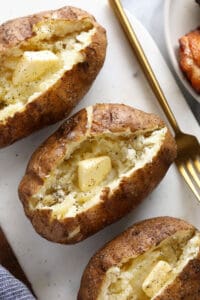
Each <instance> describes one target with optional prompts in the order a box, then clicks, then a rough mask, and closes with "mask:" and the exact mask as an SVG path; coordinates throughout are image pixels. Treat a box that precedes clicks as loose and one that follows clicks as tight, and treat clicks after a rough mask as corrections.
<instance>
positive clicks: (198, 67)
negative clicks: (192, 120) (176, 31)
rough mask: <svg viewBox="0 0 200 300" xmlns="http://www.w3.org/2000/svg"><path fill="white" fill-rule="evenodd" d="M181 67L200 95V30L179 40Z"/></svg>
mask: <svg viewBox="0 0 200 300" xmlns="http://www.w3.org/2000/svg"><path fill="white" fill-rule="evenodd" d="M179 44H180V49H179V59H180V67H181V69H182V71H183V72H184V73H185V75H186V76H187V78H188V80H189V81H190V83H191V85H192V87H193V88H194V89H195V90H196V92H197V93H200V78H199V71H200V29H196V30H194V31H192V32H190V33H188V34H186V35H185V36H183V37H181V38H180V40H179Z"/></svg>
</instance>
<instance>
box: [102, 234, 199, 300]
mask: <svg viewBox="0 0 200 300" xmlns="http://www.w3.org/2000/svg"><path fill="white" fill-rule="evenodd" d="M199 251H200V233H199V232H196V233H194V232H191V231H181V232H177V233H176V234H175V235H173V236H171V237H169V238H167V239H165V240H164V241H163V242H161V243H160V244H159V245H158V246H156V247H154V248H153V249H151V250H150V251H148V252H146V253H144V254H142V255H140V256H138V257H136V258H134V257H132V258H126V259H125V260H124V262H121V264H120V265H118V266H114V267H112V268H110V269H108V271H107V272H106V277H105V280H104V282H103V285H102V287H101V291H100V295H99V297H98V300H130V299H131V300H149V299H152V300H153V299H155V298H156V296H158V295H159V294H160V293H161V292H163V291H164V290H165V288H166V287H167V286H168V285H169V284H171V283H172V282H173V281H174V279H175V278H176V277H177V275H178V274H179V273H180V272H181V271H182V270H183V268H184V267H185V266H186V265H187V263H188V262H189V260H191V259H194V258H195V257H196V256H197V255H198V253H199Z"/></svg>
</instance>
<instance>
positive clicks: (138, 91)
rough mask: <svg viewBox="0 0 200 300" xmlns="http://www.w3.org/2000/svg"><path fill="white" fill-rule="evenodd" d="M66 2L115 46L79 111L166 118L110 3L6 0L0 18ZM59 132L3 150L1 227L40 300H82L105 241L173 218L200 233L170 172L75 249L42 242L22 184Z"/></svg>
mask: <svg viewBox="0 0 200 300" xmlns="http://www.w3.org/2000/svg"><path fill="white" fill-rule="evenodd" d="M66 4H71V5H76V6H79V7H82V8H84V9H86V10H88V11H90V12H92V13H93V14H94V15H95V16H96V18H97V19H98V21H99V22H101V23H102V24H103V25H104V26H105V27H106V29H107V33H108V41H109V46H108V53H107V58H106V62H105V65H104V67H103V69H102V71H101V73H100V74H99V76H98V78H97V80H96V81H95V83H94V85H93V87H92V89H91V90H90V92H89V93H88V94H87V96H86V97H85V98H84V99H83V100H82V102H81V103H80V105H78V107H76V111H77V110H79V109H80V108H81V107H84V106H87V105H90V104H92V103H95V102H103V101H104V102H123V103H126V104H129V105H133V106H135V107H137V108H140V109H143V110H145V111H149V112H155V113H158V114H160V115H161V116H162V117H163V114H162V113H161V110H160V109H159V106H158V104H157V102H156V100H155V98H154V96H153V94H152V92H151V90H150V88H149V86H148V84H147V82H146V80H145V78H144V76H143V74H142V72H141V70H140V67H139V65H138V63H137V61H136V59H135V57H134V56H133V53H132V51H131V49H130V46H129V44H128V43H127V41H126V38H125V36H124V34H123V32H122V30H121V28H120V26H119V24H118V22H117V20H116V18H115V16H114V15H113V13H112V11H111V9H110V8H109V6H108V5H107V1H106V0H93V1H91V0H84V1H83V0H76V1H74V0H70V1H66V0H51V1H49V0H40V1H36V0H29V1H27V0H18V1H17V5H16V6H15V7H14V8H12V7H13V0H7V1H6V2H4V1H1V2H0V16H1V18H2V19H4V20H6V19H9V18H11V17H16V16H19V15H25V14H28V13H31V12H36V11H38V10H39V11H40V10H45V9H49V8H55V7H57V8H58V7H61V6H63V5H66ZM132 23H133V25H134V27H135V30H136V32H137V34H138V36H139V39H140V40H141V43H142V45H143V47H144V49H145V51H146V54H147V57H148V59H149V60H150V63H151V65H152V67H153V70H154V71H155V73H156V75H157V77H158V79H159V82H160V84H161V86H162V88H163V90H164V92H165V93H166V96H167V98H168V99H169V102H170V105H171V106H172V109H173V111H174V112H175V114H176V115H177V118H178V121H179V123H180V125H181V126H182V127H183V129H184V130H187V131H190V132H191V133H193V134H196V135H197V136H198V137H200V130H199V126H198V124H197V122H196V121H195V119H194V117H193V115H192V113H191V111H190V109H189V108H188V105H187V104H186V102H185V100H184V98H183V97H182V94H181V92H180V90H179V89H178V88H177V86H176V84H175V81H174V78H173V76H172V75H171V73H170V71H169V69H168V67H167V65H166V64H165V62H164V60H163V58H162V56H161V54H160V52H159V50H158V48H157V47H156V45H155V43H154V42H153V40H152V39H151V37H150V36H149V34H148V33H147V32H146V30H145V29H144V28H143V27H142V25H141V24H140V23H139V22H138V21H137V20H136V19H135V18H132ZM188 120H190V122H188ZM57 127H58V124H57V125H54V126H51V127H49V128H46V129H44V130H42V131H40V132H37V133H35V134H33V135H31V136H30V137H28V138H26V139H24V140H22V141H19V142H18V143H16V144H14V145H12V146H10V147H8V148H5V149H2V150H0V166H1V168H0V198H1V199H0V223H1V226H2V227H3V229H4V231H5V232H6V235H7V237H8V239H9V241H10V243H11V245H12V247H13V249H14V251H15V253H16V255H17V257H18V259H19V262H20V264H21V265H22V267H23V269H24V271H25V273H26V274H27V276H28V278H29V280H30V282H31V283H32V285H33V289H34V291H35V293H36V295H37V297H38V299H39V300H56V299H59V300H64V299H65V300H66V299H67V300H74V299H76V295H77V292H78V288H79V284H80V279H81V275H82V272H83V270H84V268H85V266H86V264H87V262H88V260H89V258H90V257H91V256H92V255H93V254H94V252H95V251H96V250H97V249H98V248H99V247H101V246H102V245H103V244H104V243H105V242H106V241H108V240H110V239H111V238H113V237H114V236H115V235H117V234H118V233H120V232H121V231H123V230H124V229H125V228H127V227H128V226H129V225H131V224H133V223H134V222H136V221H137V220H141V219H144V218H149V217H153V216H160V215H170V216H175V217H180V218H184V219H186V220H188V221H190V222H192V223H193V224H194V225H196V226H198V227H200V218H199V214H200V206H199V205H198V204H197V202H196V200H195V198H194V196H193V195H192V194H191V192H190V190H189V189H188V187H187V186H186V185H185V183H184V182H183V180H182V178H181V176H180V175H179V173H178V172H177V170H176V168H175V166H172V167H171V168H170V170H169V172H168V173H167V175H166V177H165V178H164V180H163V181H162V183H161V184H160V185H159V186H158V187H157V189H156V190H155V191H154V192H153V193H152V194H151V195H149V197H147V199H145V200H144V201H143V203H142V204H141V205H140V206H139V207H138V208H137V209H136V210H134V211H133V212H132V213H130V214H129V215H128V216H126V217H125V218H123V219H122V220H120V221H119V222H117V223H116V224H113V225H112V226H109V227H107V228H105V229H104V230H102V231H101V232H99V233H97V234H96V235H94V236H93V237H91V238H89V239H87V240H85V241H83V242H81V243H79V244H77V245H74V246H65V245H58V244H54V243H51V242H48V241H46V240H45V239H43V238H41V237H40V236H39V235H38V234H37V233H36V232H35V231H34V229H33V227H32V226H31V224H30V222H29V221H28V219H27V218H26V217H25V215H24V212H23V208H22V205H21V203H20V201H19V199H18V196H17V186H18V184H19V181H20V179H21V178H22V176H23V174H24V171H25V167H26V165H27V162H28V159H29V157H30V155H31V153H32V152H33V151H34V149H35V148H36V147H38V145H39V144H40V143H41V142H42V141H43V140H44V138H46V137H47V136H48V135H49V134H50V133H51V132H52V131H53V130H54V129H56V128H57Z"/></svg>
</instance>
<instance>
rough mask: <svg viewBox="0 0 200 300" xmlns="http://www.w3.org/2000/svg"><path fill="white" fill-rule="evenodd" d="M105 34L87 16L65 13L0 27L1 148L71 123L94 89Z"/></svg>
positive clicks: (74, 10)
mask: <svg viewBox="0 0 200 300" xmlns="http://www.w3.org/2000/svg"><path fill="white" fill-rule="evenodd" d="M106 44H107V41H106V33H105V30H104V29H103V27H101V26H100V25H99V24H98V23H97V22H96V21H95V19H94V17H93V16H91V15H90V14H88V13H87V12H85V11H82V10H80V9H78V8H74V7H63V8H61V9H58V10H55V11H47V12H42V13H38V14H34V15H31V16H27V17H22V18H19V19H15V20H11V21H8V22H6V23H4V24H2V25H1V26H0V65H1V68H0V147H4V146H7V145H9V144H11V143H13V142H14V141H16V140H18V139H20V138H22V137H24V136H27V135H29V134H30V133H32V132H33V131H35V130H37V129H40V128H42V127H44V126H46V125H49V124H52V123H55V122H57V121H59V120H61V119H63V118H64V117H66V116H67V115H68V114H69V113H70V111H71V110H72V108H73V107H74V106H75V105H76V104H77V103H78V102H79V100H81V98H82V97H83V96H84V95H85V93H86V92H87V91H88V89H89V88H90V86H91V84H92V82H93V81H94V79H95V78H96V76H97V74H98V72H99V71H100V69H101V67H102V65H103V62H104V59H105V54H106Z"/></svg>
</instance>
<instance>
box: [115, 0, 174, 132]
mask: <svg viewBox="0 0 200 300" xmlns="http://www.w3.org/2000/svg"><path fill="white" fill-rule="evenodd" d="M110 4H111V6H112V8H113V10H114V12H115V14H116V16H117V17H118V19H119V21H120V23H121V25H122V28H123V30H124V32H125V33H126V35H127V37H128V40H129V42H130V44H131V47H132V49H133V50H134V52H135V54H136V56H137V59H138V61H139V63H140V65H141V67H142V69H143V71H144V73H145V75H146V78H147V80H148V82H149V84H150V86H151V88H152V90H153V92H154V94H155V96H156V98H157V100H158V102H159V103H160V105H161V107H162V109H163V111H164V113H165V115H166V117H167V119H168V121H169V123H170V125H171V127H172V128H173V130H174V132H175V134H178V133H180V128H179V125H178V123H177V121H176V119H175V116H174V114H173V112H172V110H171V108H170V106H169V104H168V102H167V99H166V97H165V95H164V93H163V91H162V89H161V87H160V84H159V82H158V80H157V78H156V76H155V74H154V72H153V70H152V68H151V65H150V63H149V62H148V59H147V57H146V55H145V53H144V50H143V48H142V46H141V44H140V42H139V40H138V38H137V36H136V34H135V31H134V29H133V27H132V25H131V23H130V21H129V19H128V17H127V15H126V13H125V11H124V9H123V6H122V4H121V1H120V0H110Z"/></svg>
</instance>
